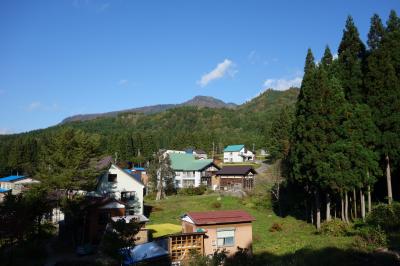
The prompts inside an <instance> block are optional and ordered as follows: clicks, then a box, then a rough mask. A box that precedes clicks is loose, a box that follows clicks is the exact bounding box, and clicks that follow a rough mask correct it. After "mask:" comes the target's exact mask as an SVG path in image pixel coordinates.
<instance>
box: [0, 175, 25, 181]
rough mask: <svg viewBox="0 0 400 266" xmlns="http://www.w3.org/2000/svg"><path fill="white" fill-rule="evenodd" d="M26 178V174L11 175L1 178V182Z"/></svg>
mask: <svg viewBox="0 0 400 266" xmlns="http://www.w3.org/2000/svg"><path fill="white" fill-rule="evenodd" d="M24 178H25V176H23V175H10V176H7V177H2V178H0V182H13V181H17V180H20V179H24Z"/></svg>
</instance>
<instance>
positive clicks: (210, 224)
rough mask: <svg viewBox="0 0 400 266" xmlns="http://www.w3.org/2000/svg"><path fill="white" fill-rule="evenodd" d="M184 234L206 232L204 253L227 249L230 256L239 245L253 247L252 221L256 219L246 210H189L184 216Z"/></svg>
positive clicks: (210, 253)
mask: <svg viewBox="0 0 400 266" xmlns="http://www.w3.org/2000/svg"><path fill="white" fill-rule="evenodd" d="M181 220H182V232H183V234H190V233H205V236H204V238H203V241H204V255H212V254H213V253H214V252H215V251H222V250H224V251H226V252H227V254H228V256H229V255H233V254H234V253H235V252H237V251H238V247H240V248H246V249H248V250H249V251H250V252H251V248H252V242H253V238H252V234H253V232H252V224H251V223H252V221H254V220H255V219H254V218H253V217H252V216H251V215H250V214H248V213H247V212H245V211H242V210H232V211H208V212H188V213H186V214H185V215H184V216H183V217H182V219H181Z"/></svg>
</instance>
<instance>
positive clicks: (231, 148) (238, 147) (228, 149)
mask: <svg viewBox="0 0 400 266" xmlns="http://www.w3.org/2000/svg"><path fill="white" fill-rule="evenodd" d="M243 147H244V145H243V144H240V145H228V146H226V148H225V149H224V152H232V151H240V150H241V149H242V148H243Z"/></svg>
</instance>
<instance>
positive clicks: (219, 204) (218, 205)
mask: <svg viewBox="0 0 400 266" xmlns="http://www.w3.org/2000/svg"><path fill="white" fill-rule="evenodd" d="M221 205H222V204H221V202H219V201H215V202H213V203H212V204H211V207H213V208H214V209H219V208H221Z"/></svg>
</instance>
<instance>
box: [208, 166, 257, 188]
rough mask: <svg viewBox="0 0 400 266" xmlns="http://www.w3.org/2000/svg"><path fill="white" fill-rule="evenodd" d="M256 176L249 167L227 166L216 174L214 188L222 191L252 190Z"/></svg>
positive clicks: (254, 171)
mask: <svg viewBox="0 0 400 266" xmlns="http://www.w3.org/2000/svg"><path fill="white" fill-rule="evenodd" d="M256 174H257V172H256V170H254V169H253V167H251V166H249V165H227V166H224V167H223V168H222V169H221V170H219V171H218V172H216V173H215V178H213V186H215V187H217V188H219V189H220V190H252V189H253V188H254V179H255V176H256Z"/></svg>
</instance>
